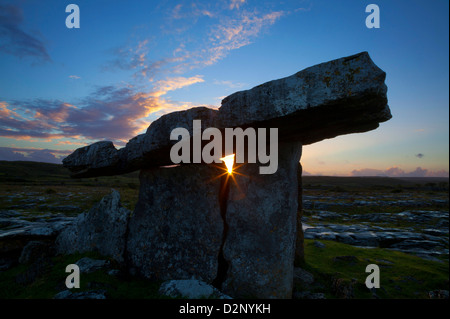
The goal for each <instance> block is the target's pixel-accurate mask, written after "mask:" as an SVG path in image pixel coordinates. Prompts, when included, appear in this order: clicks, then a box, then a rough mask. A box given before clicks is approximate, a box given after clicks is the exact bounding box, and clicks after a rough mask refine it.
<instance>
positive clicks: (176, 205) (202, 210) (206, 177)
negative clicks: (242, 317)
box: [127, 164, 223, 283]
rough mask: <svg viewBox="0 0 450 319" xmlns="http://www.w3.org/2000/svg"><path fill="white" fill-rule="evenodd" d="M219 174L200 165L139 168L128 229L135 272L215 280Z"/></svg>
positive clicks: (155, 276) (158, 277)
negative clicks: (136, 195)
mask: <svg viewBox="0 0 450 319" xmlns="http://www.w3.org/2000/svg"><path fill="white" fill-rule="evenodd" d="M221 173H223V171H222V170H220V169H218V168H216V167H214V166H213V165H201V164H199V165H196V164H192V165H182V166H178V167H173V168H156V169H148V170H142V171H141V174H140V182H141V186H140V190H139V200H138V203H137V205H136V208H135V210H134V213H133V215H132V216H131V218H130V222H129V230H128V242H127V260H128V266H129V268H130V270H131V272H132V273H137V274H140V275H143V276H145V277H147V278H150V279H155V280H169V279H191V278H195V279H199V280H202V281H205V282H207V283H211V282H212V281H213V280H214V279H215V277H216V275H217V268H218V254H219V251H220V247H221V244H222V235H223V221H222V218H221V215H220V207H219V191H220V178H218V176H219V175H220V174H221Z"/></svg>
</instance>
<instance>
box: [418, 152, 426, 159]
mask: <svg viewBox="0 0 450 319" xmlns="http://www.w3.org/2000/svg"><path fill="white" fill-rule="evenodd" d="M424 156H425V155H423V154H422V153H419V154H416V157H418V158H422V157H424Z"/></svg>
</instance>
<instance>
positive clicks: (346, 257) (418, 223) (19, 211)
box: [0, 185, 449, 299]
mask: <svg viewBox="0 0 450 319" xmlns="http://www.w3.org/2000/svg"><path fill="white" fill-rule="evenodd" d="M0 191H1V193H2V196H1V200H0V276H1V275H2V273H3V274H8V276H10V275H9V273H11V272H12V273H13V274H14V275H12V276H13V277H12V278H13V283H14V285H19V288H20V287H22V288H23V287H28V286H29V285H31V283H33V282H35V281H36V280H37V279H39V278H47V279H46V280H48V281H51V280H53V279H51V275H49V273H48V271H49V270H48V269H49V267H53V268H55V269H56V268H58V267H59V268H60V267H61V266H60V265H59V264H55V262H54V261H52V262H50V259H49V258H50V257H51V256H53V254H54V252H53V251H52V242H53V241H54V240H55V237H56V235H57V234H58V233H59V232H60V230H61V229H62V228H64V227H66V226H67V225H69V224H71V223H73V221H74V219H75V217H76V216H77V215H78V214H79V213H81V212H83V211H86V210H88V209H89V208H90V207H92V204H93V203H95V202H97V201H98V200H99V198H101V197H102V196H103V194H107V193H108V192H109V191H110V187H105V188H104V189H95V187H81V186H77V187H53V188H48V187H46V186H39V187H37V186H32V187H24V188H20V190H19V188H14V187H8V188H6V189H1V190H0ZM120 193H121V194H122V197H124V200H125V201H126V202H127V203H128V204H127V206H128V208H129V209H132V202H134V201H135V200H136V198H135V196H136V195H130V194H131V193H132V194H135V193H136V191H135V189H134V187H133V188H129V187H124V188H122V189H120ZM124 194H125V196H123V195H124ZM448 202H449V200H448V193H447V192H446V191H442V190H441V189H438V190H435V189H432V188H430V189H425V190H424V189H420V190H419V191H417V190H414V189H410V190H408V189H405V188H403V189H400V190H398V189H397V188H394V189H390V188H389V189H383V190H376V191H375V190H374V191H371V190H367V189H365V190H364V191H355V190H354V189H337V190H336V189H334V188H332V189H331V190H330V189H329V187H315V186H312V187H309V186H308V185H307V186H306V187H304V190H303V208H304V215H303V218H302V221H303V229H304V233H305V239H306V242H307V247H306V250H305V252H306V254H307V256H306V258H307V262H308V265H307V267H306V269H307V270H304V269H303V270H302V269H301V268H296V270H295V277H294V280H295V282H296V283H297V284H299V285H300V286H302V287H306V289H297V290H296V291H295V292H294V296H293V297H294V298H301V299H311V298H313V299H317V298H325V296H327V298H329V297H330V296H331V297H333V296H334V297H338V298H341V297H342V298H351V297H354V295H353V290H352V288H351V287H353V285H359V286H360V288H361V287H362V286H363V285H364V279H363V278H360V279H358V283H357V284H355V282H356V279H355V282H353V281H352V280H353V279H352V278H353V273H354V272H353V270H352V269H351V267H354V266H355V265H358V267H359V268H361V267H362V266H363V265H365V264H367V263H368V260H369V259H370V258H368V257H367V256H371V251H372V250H371V249H370V248H375V247H377V248H381V249H383V251H392V252H395V251H400V252H404V253H407V254H408V255H415V256H419V257H420V258H422V259H423V260H424V262H427V263H428V264H426V267H428V268H429V269H428V270H429V273H433V271H434V270H433V269H432V267H435V266H433V265H438V264H442V265H443V266H445V265H447V266H446V267H448V254H449V252H448V249H449V244H448V241H449V230H448V222H449V209H448ZM331 243H336V244H339V245H341V244H347V245H351V247H355V249H360V248H361V247H362V248H364V250H365V251H366V253H364V254H365V255H364V256H363V255H359V253H357V251H356V250H355V251H349V250H348V248H345V247H350V246H333V245H332V244H331ZM343 249H345V250H343ZM373 251H374V250H373ZM359 252H360V250H359ZM320 254H323V256H321V255H320ZM333 254H334V255H333ZM377 254H378V255H376V254H372V255H374V256H375V255H376V256H380V255H379V253H377ZM386 256H391V257H387V258H384V257H377V258H375V257H373V258H372V259H373V260H374V261H375V262H376V263H380V264H381V266H382V267H387V268H389V267H390V268H392V271H394V270H395V268H396V267H397V266H400V265H401V262H400V261H398V260H397V259H396V258H397V257H396V255H386ZM96 257H98V258H99V259H101V256H96ZM313 257H314V258H313ZM325 257H326V258H328V259H329V260H328V259H326V258H325ZM70 258H76V259H74V260H73V262H76V261H77V260H81V259H82V258H83V256H72V257H70ZM70 258H69V259H70ZM321 258H322V259H323V260H322V259H321ZM330 258H331V259H330ZM411 260H412V259H411ZM67 262H68V261H67V260H66V259H64V260H63V261H61V263H62V264H67ZM320 263H323V264H324V265H321V264H320ZM330 263H331V264H333V263H336V264H338V266H339V267H341V266H343V267H344V268H345V267H347V268H348V269H350V270H351V271H349V278H350V280H347V279H345V280H344V279H343V278H342V274H345V269H344V268H342V269H338V270H339V272H340V273H341V276H340V277H339V276H338V277H334V276H331V277H326V280H325V281H324V280H323V278H322V275H321V272H325V271H326V269H325V268H326V266H327V265H326V264H330ZM407 263H411V262H410V260H409V259H408V260H407ZM104 264H105V265H106V266H104V267H103V268H104V269H105V270H104V271H105V276H110V277H111V278H114V279H108V280H114V283H115V284H118V282H119V281H120V280H119V279H117V272H118V270H117V269H115V268H114V263H113V264H110V263H109V261H104ZM25 265H27V266H26V268H20V267H25ZM360 266H361V267H360ZM443 266H442V267H443ZM339 267H338V268H339ZM439 267H441V266H439ZM59 268H58V272H60V270H59ZM359 268H358V269H359ZM387 268H386V269H387ZM16 269H18V270H16ZM20 269H25V270H20ZM343 269H344V270H343ZM362 269H363V268H362ZM402 269H403V268H402ZM428 270H427V271H428ZM8 271H9V273H8ZM333 271H334V269H333ZM358 271H359V270H358ZM384 271H386V270H384ZM439 271H440V272H442V270H441V269H439ZM442 274H443V276H444V278H445V277H446V279H444V281H445V280H446V282H447V284H446V285H447V286H448V270H447V272H446V273H445V270H444V272H443V273H442ZM442 274H441V275H442ZM46 276H47V277H46ZM48 276H50V277H48ZM58 276H62V277H61V279H58V282H59V281H61V283H59V284H58V285H56V286H55V287H57V290H56V292H52V293H51V294H50V295H45V296H50V297H55V298H110V297H111V296H112V295H111V292H110V291H108V289H109V288H108V287H109V286H108V285H109V284H104V285H100V284H98V283H96V282H97V281H98V279H95V280H94V281H93V282H92V283H89V285H88V287H87V288H88V289H87V290H83V291H81V292H77V293H78V294H75V295H74V294H73V292H72V293H71V292H70V291H67V290H66V289H65V287H64V280H63V278H64V276H65V275H64V273H63V272H62V275H58ZM93 276H94V277H96V278H97V277H98V276H99V275H98V274H97V273H95V274H94V275H93ZM363 276H364V273H363ZM389 276H390V277H389V278H392V279H389V280H390V281H392V283H391V285H392V287H393V288H392V289H391V290H393V291H394V292H393V293H392V292H390V291H389V284H388V286H385V287H387V288H386V289H387V290H388V292H389V294H387V293H386V297H388V298H395V297H396V294H395V291H396V289H397V287H399V288H398V289H403V292H404V294H403V295H402V296H403V297H404V296H409V295H408V294H407V292H405V290H407V289H408V287H406V288H405V286H402V285H403V284H404V285H406V284H405V283H406V282H408V285H409V283H412V284H414V285H416V286H415V288H414V289H413V290H414V291H412V294H413V295H412V297H414V298H417V297H419V298H424V297H423V296H428V297H430V298H445V297H446V296H447V298H448V291H447V292H446V290H445V288H442V287H440V288H438V287H436V283H433V284H432V285H430V287H429V288H427V289H428V290H427V291H426V292H425V295H424V294H423V293H422V292H421V293H418V292H417V290H418V288H417V287H420V286H422V285H425V284H426V283H427V280H428V279H427V278H429V277H427V276H428V275H426V274H425V275H424V276H423V277H420V274H413V275H409V274H408V273H407V274H403V275H402V276H394V275H389ZM2 278H3V277H2ZM8 278H9V277H8ZM48 278H50V279H48ZM385 278H386V276H385ZM440 278H441V277H440ZM2 280H3V279H2ZM8 280H9V279H8ZM430 280H432V279H431V278H430ZM0 281H1V280H0ZM436 282H442V279H439V280H438V281H436ZM4 283H5V284H6V281H4ZM121 284H122V283H121ZM129 284H130V283H127V285H129ZM133 284H134V285H136V287H140V286H139V285H141V281H140V280H139V281H136V282H134V283H133ZM180 284H181V287H184V286H185V284H186V283H180ZM8 285H9V284H8ZM27 285H28V286H27ZM160 285H161V283H158V287H157V288H155V291H156V292H158V291H159V287H160ZM183 285H184V286H183ZM195 285H197V286H199V287H201V291H203V289H206V290H208V291H209V290H211V291H213V290H212V288H211V287H206V286H204V283H195ZM328 286H330V287H328ZM133 287H135V286H133ZM311 287H312V288H311ZM435 287H436V288H435ZM444 287H445V282H444ZM19 288H15V289H17V290H14V291H21V290H20V289H22V288H20V289H19ZM94 288H95V289H94ZM310 288H311V289H310ZM52 289H53V288H52ZM133 289H134V290H135V288H133ZM146 289H147V288H146ZM180 289H181V288H180ZM361 289H364V287H362V288H361ZM52 291H53V290H52ZM136 291H138V290H136ZM324 291H332V292H333V294H331V295H330V294H329V293H323V292H324ZM399 291H400V290H399ZM127 293H128V292H127ZM137 293H138V292H136V294H137ZM12 294H13V295H8V296H9V297H14V293H12ZM414 294H416V295H414ZM378 295H380V293H378ZM117 296H118V297H119V298H122V296H124V295H117ZM136 296H139V295H136ZM29 297H30V298H33V295H31V296H29Z"/></svg>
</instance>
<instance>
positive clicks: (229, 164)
mask: <svg viewBox="0 0 450 319" xmlns="http://www.w3.org/2000/svg"><path fill="white" fill-rule="evenodd" d="M220 160H221V161H223V162H224V163H225V166H226V167H227V171H228V174H232V173H233V165H234V154H231V155H227V156H225V157H222V158H221V159H220Z"/></svg>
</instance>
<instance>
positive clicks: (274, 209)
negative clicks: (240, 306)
mask: <svg viewBox="0 0 450 319" xmlns="http://www.w3.org/2000/svg"><path fill="white" fill-rule="evenodd" d="M301 150H302V145H301V144H300V143H298V142H286V143H280V144H279V152H278V154H279V162H278V171H277V172H276V173H275V174H270V175H260V174H259V164H244V165H243V166H241V167H240V168H237V170H236V173H235V174H234V175H233V176H234V178H235V181H232V182H231V185H230V194H229V200H228V207H227V212H226V220H227V223H228V235H227V239H226V241H225V245H224V248H223V250H224V251H223V253H224V258H225V260H226V261H227V262H228V266H229V268H228V272H227V276H226V280H225V282H224V283H223V287H222V289H223V291H224V293H226V294H229V295H230V296H233V297H238V298H239V297H242V298H244V297H253V298H291V296H292V287H293V269H294V255H295V247H296V236H297V227H296V225H297V224H296V220H297V199H298V197H297V196H298V195H297V169H298V162H299V160H300V156H301Z"/></svg>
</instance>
